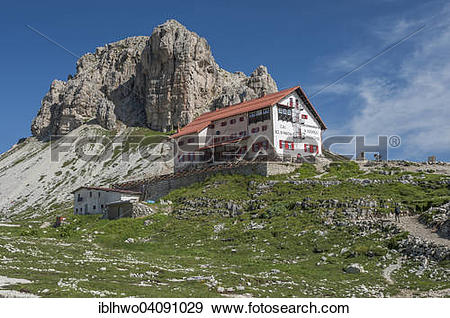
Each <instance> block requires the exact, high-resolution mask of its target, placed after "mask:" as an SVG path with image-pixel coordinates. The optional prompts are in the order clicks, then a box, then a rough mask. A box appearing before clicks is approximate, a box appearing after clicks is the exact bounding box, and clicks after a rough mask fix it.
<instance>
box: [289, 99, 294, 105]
mask: <svg viewBox="0 0 450 318" xmlns="http://www.w3.org/2000/svg"><path fill="white" fill-rule="evenodd" d="M289 106H291V107H293V106H294V98H292V97H290V98H289Z"/></svg>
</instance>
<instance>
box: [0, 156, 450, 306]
mask: <svg viewBox="0 0 450 318" xmlns="http://www.w3.org/2000/svg"><path fill="white" fill-rule="evenodd" d="M318 175H319V173H318V172H317V171H316V169H315V167H314V166H313V165H308V164H305V165H303V166H302V167H301V168H300V169H298V170H296V171H295V172H294V173H292V174H289V175H284V176H274V177H270V178H264V177H260V176H240V175H217V176H214V177H211V178H209V179H208V180H207V181H205V182H203V183H197V184H194V185H192V186H190V187H187V188H183V189H178V190H175V191H173V192H171V193H170V194H169V195H168V196H167V197H165V198H164V199H163V200H162V201H161V202H160V203H157V204H151V205H150V206H151V207H152V208H153V209H154V214H153V215H151V216H148V217H145V218H138V219H121V220H115V221H108V220H104V219H101V218H100V217H99V216H74V215H72V212H71V207H70V204H67V205H62V206H54V207H52V210H54V211H55V212H52V213H51V214H48V215H45V216H41V217H34V218H32V219H26V220H25V219H24V218H23V216H22V217H17V218H16V219H14V220H13V221H14V223H15V224H18V225H20V227H1V226H0V257H2V262H1V263H0V275H4V276H8V277H17V278H26V279H28V280H31V281H32V283H31V284H26V285H15V286H9V287H8V289H16V290H22V291H25V292H30V293H33V294H36V295H39V296H43V297H91V296H101V297H108V296H110V297H125V296H137V297H217V296H219V295H221V294H232V295H237V294H240V295H247V296H250V295H251V296H254V297H292V296H296V297H351V296H359V297H361V296H365V297H385V296H394V295H403V294H404V293H405V291H408V293H409V294H411V293H412V294H416V295H423V293H426V292H427V291H429V290H437V291H439V290H444V289H446V288H450V282H449V280H448V273H449V270H450V265H449V263H448V262H446V261H444V262H441V263H440V264H438V263H432V264H431V265H430V266H429V267H428V269H427V270H424V271H423V272H420V273H419V274H418V271H417V268H419V267H420V266H421V262H420V260H419V259H413V258H405V257H403V256H402V255H401V254H400V253H399V251H398V245H399V242H401V241H402V240H403V239H405V238H406V237H407V235H408V233H406V232H399V233H397V234H395V235H391V234H390V233H389V231H388V230H389V228H388V227H387V228H385V229H386V230H385V231H384V230H379V231H374V230H367V229H365V228H364V227H363V226H362V225H360V224H358V223H357V222H356V223H351V222H348V220H347V218H348V216H347V214H345V211H344V210H345V208H344V207H340V206H335V207H328V206H326V205H324V204H323V203H324V202H325V203H326V202H328V201H329V200H331V199H332V200H337V201H338V202H353V200H362V201H364V202H377V204H378V206H377V207H376V209H377V210H379V212H380V213H382V214H384V215H385V218H389V216H388V214H389V213H390V212H391V211H392V206H393V204H394V203H395V202H400V203H401V204H402V206H403V207H404V208H405V209H409V210H410V211H411V212H416V211H418V212H420V211H422V210H423V209H426V207H427V206H429V205H432V204H439V203H440V202H443V201H445V200H447V201H448V199H449V197H450V190H449V188H448V185H447V184H446V183H443V182H441V181H442V180H446V178H448V177H447V176H441V175H433V177H428V176H422V175H421V174H410V175H412V177H411V179H408V180H410V183H402V182H398V181H396V180H398V178H399V177H400V176H402V175H403V172H399V173H398V174H392V175H381V174H379V175H378V174H377V173H371V174H367V173H364V172H363V171H361V170H359V169H358V166H357V165H355V164H353V163H351V162H339V163H336V164H332V165H331V166H330V167H329V169H328V171H327V172H326V173H325V174H324V175H323V176H322V177H321V178H316V177H317V176H318ZM379 176H382V178H379V179H380V180H381V179H382V180H391V182H387V183H373V184H368V185H364V186H362V185H360V184H357V183H354V182H351V179H352V178H367V179H372V180H373V179H376V178H378V177H379ZM308 180H318V181H323V182H327V181H328V182H329V181H336V182H337V181H339V182H340V183H336V184H335V185H333V184H331V185H328V184H327V185H325V184H321V183H314V182H310V183H308V182H305V181H308ZM424 180H425V181H426V182H423V181H424ZM327 200H328V201H327ZM380 202H381V203H384V205H382V204H380ZM364 204H365V203H363V204H362V205H361V209H370V208H371V207H370V206H364ZM230 205H231V206H230ZM227 206H228V208H224V207H227ZM234 207H236V208H234ZM233 209H234V210H236V211H235V212H236V213H233V214H232V215H231V214H227V213H225V212H226V211H225V210H233ZM330 210H333V213H334V214H333V215H334V216H333V218H334V219H333V222H329V218H330V217H329V215H330ZM27 213H31V211H30V212H27ZM56 215H62V216H65V217H66V218H67V219H66V221H65V223H64V224H63V226H61V227H59V228H53V227H52V226H51V223H50V222H49V221H50V220H53V219H54V218H55V216H56ZM340 222H341V223H340ZM399 260H400V261H401V262H402V267H401V269H400V270H398V271H396V272H394V273H393V274H392V277H391V279H392V280H394V281H395V284H388V283H387V281H386V277H385V276H384V269H385V268H386V267H388V266H389V265H391V264H393V263H395V262H397V261H399ZM354 263H358V264H360V265H361V266H362V267H363V268H364V272H361V273H359V274H347V273H345V271H344V269H345V268H346V267H347V266H349V265H350V264H354ZM447 296H448V295H447Z"/></svg>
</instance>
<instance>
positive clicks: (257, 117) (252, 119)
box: [248, 107, 270, 124]
mask: <svg viewBox="0 0 450 318" xmlns="http://www.w3.org/2000/svg"><path fill="white" fill-rule="evenodd" d="M267 119H270V107H266V108H264V109H262V110H255V111H253V112H249V113H248V123H249V124H254V123H258V122H260V121H264V120H267Z"/></svg>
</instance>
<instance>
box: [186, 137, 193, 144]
mask: <svg viewBox="0 0 450 318" xmlns="http://www.w3.org/2000/svg"><path fill="white" fill-rule="evenodd" d="M194 141H195V139H194V138H189V139H188V141H187V142H188V144H192V143H193V142H194Z"/></svg>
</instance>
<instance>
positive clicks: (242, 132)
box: [239, 131, 247, 137]
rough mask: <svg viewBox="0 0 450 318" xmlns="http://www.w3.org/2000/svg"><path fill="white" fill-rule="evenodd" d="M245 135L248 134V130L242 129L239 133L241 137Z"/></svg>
mask: <svg viewBox="0 0 450 318" xmlns="http://www.w3.org/2000/svg"><path fill="white" fill-rule="evenodd" d="M245 135H247V132H246V131H241V132H240V133H239V136H241V137H243V136H245Z"/></svg>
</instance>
